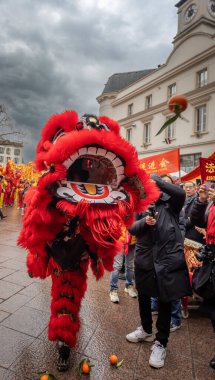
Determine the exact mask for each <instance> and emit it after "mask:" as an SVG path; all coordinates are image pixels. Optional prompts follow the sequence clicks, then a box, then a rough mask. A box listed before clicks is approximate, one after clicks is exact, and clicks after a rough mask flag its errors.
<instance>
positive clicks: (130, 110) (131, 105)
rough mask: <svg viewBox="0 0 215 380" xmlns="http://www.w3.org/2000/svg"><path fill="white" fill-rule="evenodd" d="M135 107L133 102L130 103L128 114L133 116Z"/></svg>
mask: <svg viewBox="0 0 215 380" xmlns="http://www.w3.org/2000/svg"><path fill="white" fill-rule="evenodd" d="M133 108H134V105H133V103H131V104H129V105H128V116H131V115H132V114H133Z"/></svg>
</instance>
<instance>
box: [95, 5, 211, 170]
mask: <svg viewBox="0 0 215 380" xmlns="http://www.w3.org/2000/svg"><path fill="white" fill-rule="evenodd" d="M176 7H177V8H178V32H177V35H176V36H175V38H174V41H173V51H172V52H171V54H170V55H169V57H168V58H167V60H166V63H165V64H163V65H161V66H159V67H158V68H156V69H154V70H142V71H138V72H131V73H120V74H114V75H112V76H111V77H110V78H109V79H108V82H107V84H106V85H105V88H104V91H103V93H102V94H101V95H100V96H99V97H98V98H97V101H98V103H99V104H100V111H99V113H100V115H107V116H109V117H112V118H113V119H116V120H117V121H118V122H119V123H120V125H121V126H122V127H123V128H122V131H121V134H122V135H123V136H124V137H126V138H127V139H128V140H129V141H130V142H131V143H132V144H133V145H135V146H136V148H137V151H138V154H139V157H140V158H144V157H148V156H151V155H154V154H157V153H162V152H164V151H168V150H172V149H175V148H178V147H180V153H181V169H182V170H185V171H186V172H189V171H190V170H191V169H193V168H194V167H195V166H196V165H198V158H199V157H200V156H202V157H208V155H210V154H211V153H213V152H214V151H215V0H181V1H179V2H178V3H177V4H176ZM175 94H177V95H185V96H186V98H187V99H188V102H189V105H188V108H187V110H186V111H185V112H184V114H183V116H184V117H186V119H187V120H188V121H189V122H185V121H183V120H181V119H178V120H177V121H176V122H175V123H173V124H171V125H170V126H169V127H168V130H166V131H164V132H163V133H162V134H161V135H158V136H155V135H156V133H157V132H158V130H159V129H160V127H161V126H162V125H163V123H164V122H165V120H166V119H167V118H169V117H171V116H173V115H172V114H171V112H170V111H169V110H168V106H167V102H168V98H170V97H171V96H173V95H175ZM167 142H171V144H170V145H167Z"/></svg>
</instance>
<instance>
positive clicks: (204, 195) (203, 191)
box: [199, 185, 208, 202]
mask: <svg viewBox="0 0 215 380" xmlns="http://www.w3.org/2000/svg"><path fill="white" fill-rule="evenodd" d="M207 199H208V192H207V190H206V186H205V185H201V186H200V188H199V201H200V202H206V201H207Z"/></svg>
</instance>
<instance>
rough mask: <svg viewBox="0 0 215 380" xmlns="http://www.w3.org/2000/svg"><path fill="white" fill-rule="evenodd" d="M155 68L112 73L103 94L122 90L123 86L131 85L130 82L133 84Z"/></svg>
mask: <svg viewBox="0 0 215 380" xmlns="http://www.w3.org/2000/svg"><path fill="white" fill-rule="evenodd" d="M154 70H155V69H148V70H140V71H131V72H128V73H118V74H113V75H111V77H109V79H108V81H107V83H106V84H105V88H104V90H103V93H102V94H105V93H108V92H116V91H120V90H122V89H123V88H125V87H127V86H129V84H132V83H134V82H136V81H137V80H139V79H141V78H143V77H145V76H146V75H148V74H150V73H151V72H152V71H154Z"/></svg>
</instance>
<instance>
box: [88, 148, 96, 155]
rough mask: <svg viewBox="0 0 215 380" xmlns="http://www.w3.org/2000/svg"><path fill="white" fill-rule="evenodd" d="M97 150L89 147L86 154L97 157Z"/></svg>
mask: <svg viewBox="0 0 215 380" xmlns="http://www.w3.org/2000/svg"><path fill="white" fill-rule="evenodd" d="M97 149H98V148H96V147H95V146H90V147H89V148H88V150H87V153H88V154H91V155H92V156H96V155H97Z"/></svg>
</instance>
